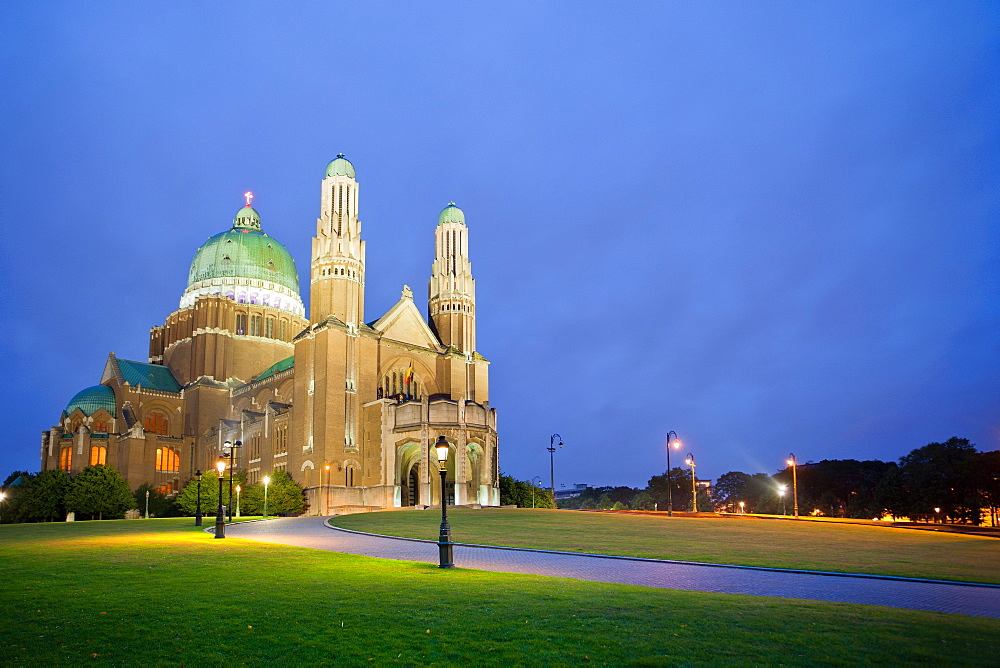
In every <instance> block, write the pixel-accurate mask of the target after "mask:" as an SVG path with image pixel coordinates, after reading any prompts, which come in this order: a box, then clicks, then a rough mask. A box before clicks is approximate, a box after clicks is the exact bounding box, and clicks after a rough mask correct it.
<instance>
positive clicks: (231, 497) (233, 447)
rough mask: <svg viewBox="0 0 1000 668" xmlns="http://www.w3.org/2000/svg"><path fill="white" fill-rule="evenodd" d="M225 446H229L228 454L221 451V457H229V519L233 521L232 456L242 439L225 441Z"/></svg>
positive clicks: (240, 444) (234, 454) (241, 445)
mask: <svg viewBox="0 0 1000 668" xmlns="http://www.w3.org/2000/svg"><path fill="white" fill-rule="evenodd" d="M223 445H224V446H225V447H226V448H229V454H228V455H227V454H226V453H224V452H223V453H222V456H223V457H229V521H230V522H232V521H233V471H234V470H235V468H234V466H233V461H234V458H235V457H236V448H240V447H243V441H236V442H235V443H230V442H229V441H226V442H225V443H223Z"/></svg>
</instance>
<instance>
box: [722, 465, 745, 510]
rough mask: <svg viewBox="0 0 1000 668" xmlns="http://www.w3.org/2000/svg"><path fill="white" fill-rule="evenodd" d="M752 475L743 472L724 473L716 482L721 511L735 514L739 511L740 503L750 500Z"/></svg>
mask: <svg viewBox="0 0 1000 668" xmlns="http://www.w3.org/2000/svg"><path fill="white" fill-rule="evenodd" d="M749 484H750V474H749V473H743V472H742V471H730V472H729V473H723V474H722V475H721V476H719V479H718V480H716V481H715V498H716V500H717V503H718V507H719V510H723V511H726V512H730V513H734V512H736V511H737V510H738V509H739V506H740V501H743V502H746V501H747V499H748V498H749Z"/></svg>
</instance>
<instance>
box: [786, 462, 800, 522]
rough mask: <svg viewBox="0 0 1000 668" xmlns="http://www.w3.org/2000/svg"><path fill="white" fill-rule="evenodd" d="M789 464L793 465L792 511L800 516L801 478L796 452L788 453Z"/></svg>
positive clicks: (796, 515)
mask: <svg viewBox="0 0 1000 668" xmlns="http://www.w3.org/2000/svg"><path fill="white" fill-rule="evenodd" d="M788 465H789V466H791V467H792V512H793V513H794V515H795V517H798V516H799V479H798V476H797V475H796V472H795V467H796V462H795V453H794V452H790V453H788Z"/></svg>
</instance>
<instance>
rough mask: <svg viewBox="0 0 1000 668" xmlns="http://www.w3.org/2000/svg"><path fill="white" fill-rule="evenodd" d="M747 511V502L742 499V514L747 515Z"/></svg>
mask: <svg viewBox="0 0 1000 668" xmlns="http://www.w3.org/2000/svg"><path fill="white" fill-rule="evenodd" d="M746 512H747V511H746V502H745V501H740V515H745V514H746Z"/></svg>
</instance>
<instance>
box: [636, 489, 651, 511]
mask: <svg viewBox="0 0 1000 668" xmlns="http://www.w3.org/2000/svg"><path fill="white" fill-rule="evenodd" d="M654 503H656V501H654V500H653V495H652V494H650V493H649V492H647V491H646V490H643V491H641V492H639V493H638V494H636V495H635V496H634V497H632V504H631V505H632V510H653V508H654V506H653V504H654Z"/></svg>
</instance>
